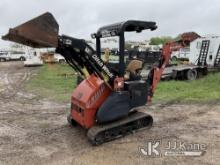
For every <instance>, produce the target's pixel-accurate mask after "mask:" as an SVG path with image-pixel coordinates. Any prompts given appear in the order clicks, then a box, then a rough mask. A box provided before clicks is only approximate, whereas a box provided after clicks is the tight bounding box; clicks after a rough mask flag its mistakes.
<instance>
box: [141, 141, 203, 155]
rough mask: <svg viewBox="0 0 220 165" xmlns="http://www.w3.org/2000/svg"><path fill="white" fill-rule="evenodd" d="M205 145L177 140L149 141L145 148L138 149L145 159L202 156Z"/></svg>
mask: <svg viewBox="0 0 220 165" xmlns="http://www.w3.org/2000/svg"><path fill="white" fill-rule="evenodd" d="M206 149H207V145H206V144H202V143H189V142H184V141H181V140H178V139H169V140H167V139H166V140H164V139H163V140H162V139H159V140H150V141H147V142H146V145H145V146H140V147H139V153H140V154H141V155H142V156H147V157H160V156H203V155H204V154H205V153H206Z"/></svg>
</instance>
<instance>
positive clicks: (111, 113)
mask: <svg viewBox="0 0 220 165" xmlns="http://www.w3.org/2000/svg"><path fill="white" fill-rule="evenodd" d="M129 111H130V95H129V92H128V91H119V92H112V93H111V94H110V96H109V97H108V98H107V99H106V100H105V102H104V103H103V104H102V105H101V107H100V108H99V109H98V111H97V114H96V121H97V123H98V124H101V123H107V122H111V121H114V120H117V119H120V118H122V117H125V116H127V115H128V113H129Z"/></svg>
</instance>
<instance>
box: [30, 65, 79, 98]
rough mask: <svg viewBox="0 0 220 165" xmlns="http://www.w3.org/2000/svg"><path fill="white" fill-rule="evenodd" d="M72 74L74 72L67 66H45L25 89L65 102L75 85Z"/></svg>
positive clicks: (74, 77)
mask: <svg viewBox="0 0 220 165" xmlns="http://www.w3.org/2000/svg"><path fill="white" fill-rule="evenodd" d="M73 73H74V70H73V69H72V68H71V67H69V66H68V65H61V64H45V65H43V66H42V67H41V68H40V70H39V72H38V74H37V75H36V76H34V77H33V78H32V79H31V80H30V82H29V83H28V84H27V86H26V89H27V90H30V91H32V92H34V93H37V94H38V95H40V96H43V97H47V98H50V99H53V100H56V101H61V102H67V101H69V100H70V96H71V92H72V90H73V89H74V87H75V84H76V76H74V75H72V74H73ZM65 74H67V75H68V76H65Z"/></svg>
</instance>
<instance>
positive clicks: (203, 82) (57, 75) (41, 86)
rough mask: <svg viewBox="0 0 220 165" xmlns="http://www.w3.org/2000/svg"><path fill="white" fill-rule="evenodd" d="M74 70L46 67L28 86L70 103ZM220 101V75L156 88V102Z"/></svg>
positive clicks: (54, 98) (164, 84)
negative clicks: (66, 75)
mask: <svg viewBox="0 0 220 165" xmlns="http://www.w3.org/2000/svg"><path fill="white" fill-rule="evenodd" d="M65 73H66V74H72V73H74V71H73V70H72V69H71V68H70V67H69V66H67V65H60V64H53V65H44V66H43V67H41V69H40V71H39V73H38V74H37V75H36V76H34V77H33V78H32V79H31V81H30V82H29V83H28V84H27V89H28V90H31V91H33V92H36V93H37V94H39V95H40V96H43V97H47V98H48V97H49V98H51V99H53V100H56V101H61V102H69V100H70V95H71V92H72V90H73V88H74V87H75V84H76V77H75V76H68V77H67V78H66V77H65V76H61V75H62V74H65ZM215 100H220V73H216V74H209V75H208V76H206V77H204V78H201V79H198V80H195V81H174V80H172V81H161V82H160V83H159V84H158V87H157V89H156V92H155V95H154V98H153V101H154V102H209V101H215Z"/></svg>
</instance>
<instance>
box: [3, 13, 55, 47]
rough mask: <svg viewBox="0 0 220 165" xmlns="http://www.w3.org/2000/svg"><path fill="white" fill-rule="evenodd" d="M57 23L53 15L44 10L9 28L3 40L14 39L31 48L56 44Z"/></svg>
mask: <svg viewBox="0 0 220 165" xmlns="http://www.w3.org/2000/svg"><path fill="white" fill-rule="evenodd" d="M58 34H59V25H58V23H57V21H56V20H55V18H54V17H53V15H52V14H51V13H49V12H46V13H44V14H42V15H40V16H38V17H36V18H34V19H32V20H30V21H28V22H26V23H24V24H21V25H19V26H17V27H15V28H10V29H9V32H8V34H6V35H4V36H2V39H3V40H9V41H14V42H16V43H19V44H23V45H27V46H30V47H33V48H49V47H57V46H58Z"/></svg>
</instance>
